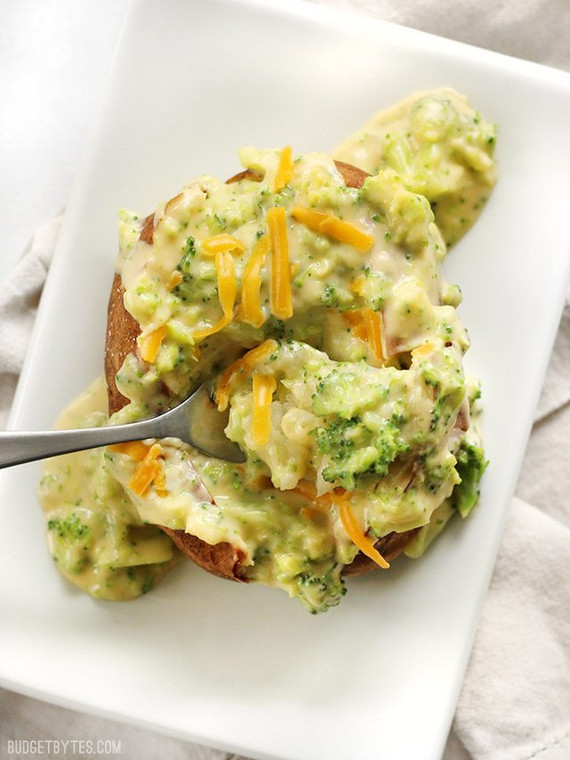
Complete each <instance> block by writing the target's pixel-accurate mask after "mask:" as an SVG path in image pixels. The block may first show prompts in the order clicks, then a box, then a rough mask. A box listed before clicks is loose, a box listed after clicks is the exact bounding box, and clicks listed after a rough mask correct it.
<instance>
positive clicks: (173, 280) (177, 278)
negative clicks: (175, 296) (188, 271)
mask: <svg viewBox="0 0 570 760" xmlns="http://www.w3.org/2000/svg"><path fill="white" fill-rule="evenodd" d="M183 279H184V278H183V277H182V272H179V271H178V269H175V270H174V272H172V274H171V275H170V277H169V278H168V282H167V283H166V287H167V288H168V290H174V288H175V287H176V286H177V285H180V283H181V282H182V280H183Z"/></svg>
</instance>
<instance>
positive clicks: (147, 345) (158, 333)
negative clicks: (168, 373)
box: [138, 325, 166, 363]
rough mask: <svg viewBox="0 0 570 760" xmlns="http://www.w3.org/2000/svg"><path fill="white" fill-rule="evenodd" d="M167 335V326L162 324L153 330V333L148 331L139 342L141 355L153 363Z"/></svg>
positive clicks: (146, 360)
mask: <svg viewBox="0 0 570 760" xmlns="http://www.w3.org/2000/svg"><path fill="white" fill-rule="evenodd" d="M165 337H166V327H165V326H164V325H162V327H159V328H157V329H156V330H153V331H152V332H151V333H148V335H145V336H144V337H142V338H140V339H139V341H138V343H139V348H140V353H141V357H142V358H143V359H144V361H145V362H150V363H152V362H153V361H154V360H155V359H156V355H157V354H158V350H159V348H160V346H161V345H162V341H163V340H164V339H165Z"/></svg>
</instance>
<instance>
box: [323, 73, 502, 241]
mask: <svg viewBox="0 0 570 760" xmlns="http://www.w3.org/2000/svg"><path fill="white" fill-rule="evenodd" d="M495 141H496V130H495V127H494V125H493V124H490V123H488V122H486V121H485V120H484V119H483V117H482V116H481V115H480V114H479V113H477V112H476V111H474V110H473V109H472V108H471V106H470V105H469V102H468V100H467V98H466V97H465V96H464V95H461V94H459V93H458V92H456V91H455V90H452V89H450V88H442V89H440V90H435V91H431V92H428V93H415V94H413V95H410V96H409V97H408V98H406V99H405V100H403V101H401V102H400V103H397V104H395V105H394V106H392V107H391V108H387V109H386V110H384V111H381V112H380V113H378V114H376V115H375V116H374V117H373V118H372V119H370V121H369V122H367V123H366V124H365V125H364V126H363V127H361V128H360V129H358V130H357V131H356V132H355V133H354V134H352V135H350V137H348V138H347V139H346V140H345V141H344V142H343V143H342V145H339V146H338V148H336V150H335V151H333V158H336V159H339V160H341V161H346V162H347V163H352V164H354V165H355V166H358V167H359V168H360V169H363V170H364V171H367V172H369V173H370V174H375V173H376V172H377V171H379V170H380V169H382V168H387V167H390V168H392V169H395V170H396V171H397V172H398V174H399V175H400V176H401V177H402V179H403V180H404V182H405V183H406V185H407V187H408V188H409V189H410V190H412V191H413V192H415V193H421V194H422V195H424V196H425V197H426V198H427V199H428V200H429V202H430V204H431V206H432V209H433V212H434V215H435V221H436V223H437V226H438V227H439V229H440V230H441V233H442V235H443V238H444V240H445V243H446V245H447V246H448V247H449V246H451V245H453V244H454V243H456V242H457V241H458V240H459V239H460V238H461V237H463V235H464V234H465V233H466V232H467V230H469V228H470V227H471V226H472V225H473V224H474V223H475V221H476V220H477V217H478V216H479V214H480V213H481V211H482V209H483V208H484V206H485V203H486V202H487V200H488V198H489V195H490V193H491V191H492V189H493V186H494V185H495V182H496V180H497V168H496V164H495V161H494V159H493V153H494V147H495Z"/></svg>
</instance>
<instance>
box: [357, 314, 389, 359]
mask: <svg viewBox="0 0 570 760" xmlns="http://www.w3.org/2000/svg"><path fill="white" fill-rule="evenodd" d="M362 317H363V320H364V324H365V325H366V335H367V340H368V345H369V346H370V348H371V350H372V355H373V357H374V358H375V359H376V360H377V361H378V362H379V363H380V364H383V363H384V361H385V359H386V349H385V347H383V339H382V325H383V323H382V317H381V315H380V314H379V313H378V312H377V311H373V310H372V309H369V308H366V309H363V313H362Z"/></svg>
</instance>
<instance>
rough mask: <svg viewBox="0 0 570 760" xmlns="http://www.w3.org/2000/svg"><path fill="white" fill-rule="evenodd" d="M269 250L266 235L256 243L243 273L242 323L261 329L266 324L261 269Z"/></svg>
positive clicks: (240, 313) (240, 314)
mask: <svg viewBox="0 0 570 760" xmlns="http://www.w3.org/2000/svg"><path fill="white" fill-rule="evenodd" d="M268 250H269V239H268V237H267V235H264V236H263V237H261V238H259V240H257V242H256V243H255V245H254V247H253V250H252V252H251V255H250V257H249V259H248V261H247V264H246V265H245V269H244V272H243V281H242V289H241V304H240V312H239V316H240V319H241V321H242V322H246V323H247V324H249V325H253V326H254V327H261V325H262V324H263V323H264V322H265V314H264V313H263V310H262V308H261V302H260V293H261V268H262V266H263V264H264V263H265V258H266V256H267V252H268Z"/></svg>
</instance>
